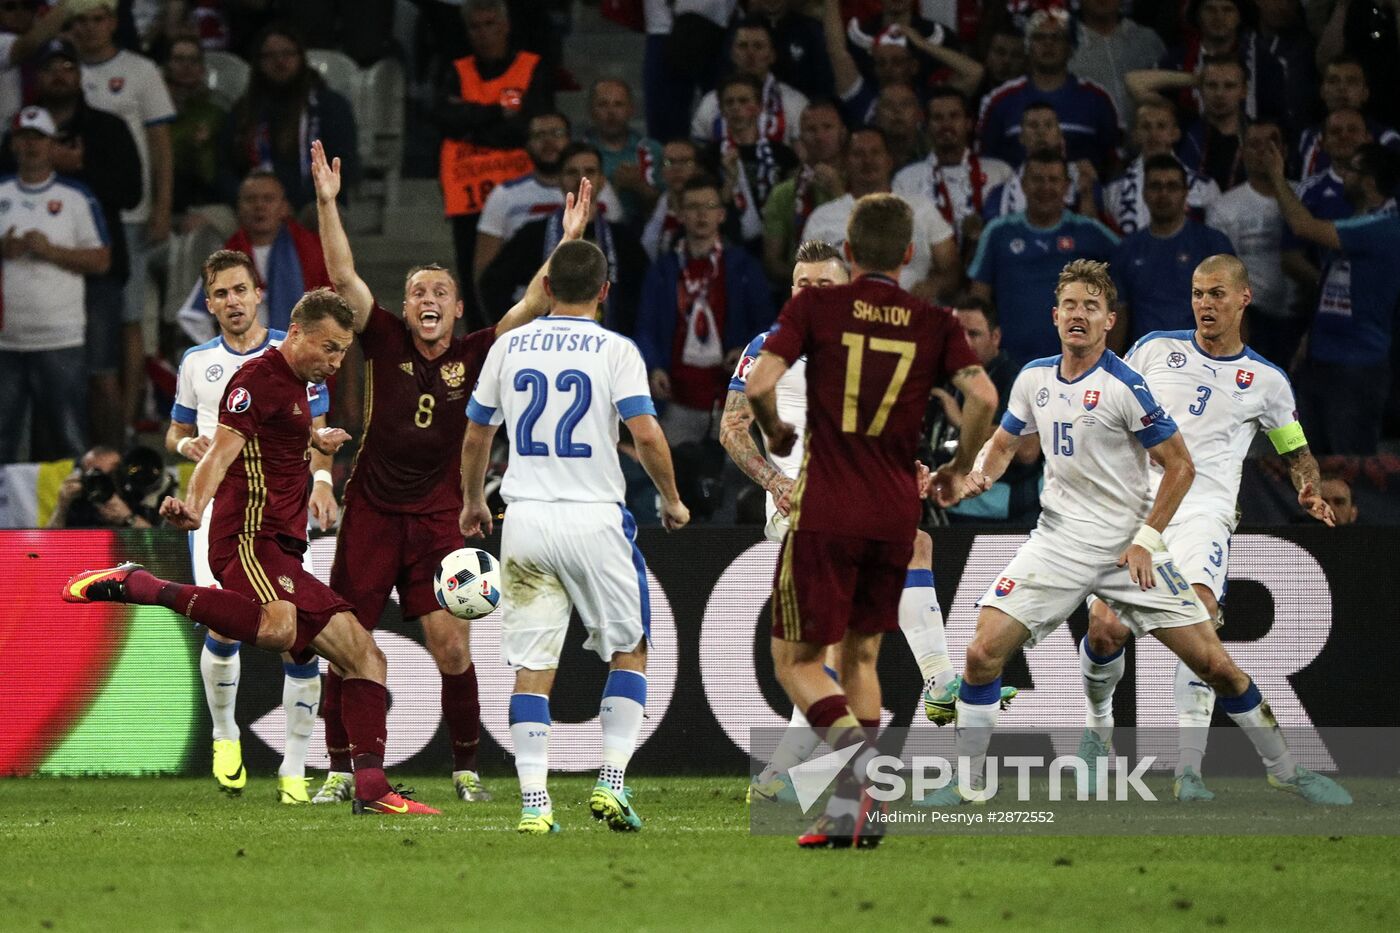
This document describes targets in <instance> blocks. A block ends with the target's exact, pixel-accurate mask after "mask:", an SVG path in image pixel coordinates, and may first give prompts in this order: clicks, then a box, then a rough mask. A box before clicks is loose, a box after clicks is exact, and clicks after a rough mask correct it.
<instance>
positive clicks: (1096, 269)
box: [1055, 259, 1118, 311]
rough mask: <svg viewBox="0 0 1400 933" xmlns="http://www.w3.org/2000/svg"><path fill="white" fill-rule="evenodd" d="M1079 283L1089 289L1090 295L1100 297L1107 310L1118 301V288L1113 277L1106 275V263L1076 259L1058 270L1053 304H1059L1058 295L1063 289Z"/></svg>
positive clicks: (1110, 309)
mask: <svg viewBox="0 0 1400 933" xmlns="http://www.w3.org/2000/svg"><path fill="white" fill-rule="evenodd" d="M1074 282H1079V283H1081V284H1082V285H1084V286H1085V287H1086V288H1088V289H1089V294H1091V295H1102V296H1103V300H1104V305H1105V307H1106V308H1107V310H1109V311H1112V310H1113V305H1114V303H1115V302H1117V301H1118V288H1117V287H1116V286H1115V285H1114V284H1113V277H1112V276H1110V275H1109V274H1108V263H1106V262H1096V261H1095V260H1093V259H1076V260H1074V261H1073V262H1070V263H1068V264H1066V265H1065V267H1064V268H1063V269H1061V270H1060V280H1059V281H1058V282H1056V283H1055V303H1056V304H1059V301H1060V294H1061V293H1062V292H1063V291H1064V290H1065V287H1066V286H1068V285H1070V284H1072V283H1074Z"/></svg>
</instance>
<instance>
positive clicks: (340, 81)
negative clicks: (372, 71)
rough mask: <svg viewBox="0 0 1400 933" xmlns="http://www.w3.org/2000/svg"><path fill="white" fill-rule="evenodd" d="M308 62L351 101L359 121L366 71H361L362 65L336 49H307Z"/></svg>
mask: <svg viewBox="0 0 1400 933" xmlns="http://www.w3.org/2000/svg"><path fill="white" fill-rule="evenodd" d="M306 63H307V64H308V65H310V66H311V67H312V68H314V69H316V71H317V73H319V74H320V75H321V77H322V78H323V79H324V80H325V82H326V84H327V85H328V86H329V87H330V89H331V90H332V91H335V92H336V93H337V94H339V95H341V96H342V97H344V98H345V99H346V100H348V101H349V102H350V107H351V109H353V110H355V111H356V114H355V117H356V120H357V121H358V119H359V113H358V111H359V105H360V89H361V87H362V85H363V82H364V73H363V72H361V71H360V66H358V65H356V64H355V60H354V59H352V58H351V57H350V56H349V55H346V54H345V53H344V52H337V51H335V50H334V49H307V50H306Z"/></svg>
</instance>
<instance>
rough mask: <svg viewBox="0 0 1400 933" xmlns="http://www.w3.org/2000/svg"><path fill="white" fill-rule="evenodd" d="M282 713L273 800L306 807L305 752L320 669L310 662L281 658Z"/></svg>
mask: <svg viewBox="0 0 1400 933" xmlns="http://www.w3.org/2000/svg"><path fill="white" fill-rule="evenodd" d="M282 675H283V676H282V709H283V711H284V712H285V713H286V715H287V726H286V744H285V745H284V746H283V751H282V764H281V765H280V766H279V767H278V768H277V800H278V802H280V803H285V804H299V803H310V802H311V798H310V796H308V795H307V793H306V750H307V748H308V747H309V746H310V745H311V732H312V730H313V729H314V728H315V726H316V707H317V706H318V705H319V704H320V702H321V667H320V663H319V662H318V661H317V660H316V659H315V658H312V659H311V660H310V661H307V662H306V663H305V664H297V663H296V662H294V661H293V660H291V658H290V657H289V656H287V655H283V657H282Z"/></svg>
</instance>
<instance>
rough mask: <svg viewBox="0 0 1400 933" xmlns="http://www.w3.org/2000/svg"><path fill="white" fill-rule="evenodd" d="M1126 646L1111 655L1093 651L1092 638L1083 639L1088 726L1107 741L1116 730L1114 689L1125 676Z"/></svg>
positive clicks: (1081, 659) (1082, 668)
mask: <svg viewBox="0 0 1400 933" xmlns="http://www.w3.org/2000/svg"><path fill="white" fill-rule="evenodd" d="M1123 668H1124V660H1123V649H1122V648H1119V649H1118V650H1117V651H1116V652H1114V653H1113V654H1112V655H1110V656H1108V657H1106V658H1105V657H1099V656H1097V655H1095V654H1093V653H1092V652H1091V651H1090V650H1089V639H1087V638H1084V639H1081V640H1080V642H1079V670H1080V673H1081V674H1083V677H1084V725H1085V726H1086V727H1087V728H1090V729H1093V730H1094V731H1095V732H1097V733H1098V734H1099V736H1100V737H1101V738H1103V739H1105V740H1107V739H1108V737H1109V734H1110V733H1111V732H1112V731H1113V691H1114V690H1116V689H1117V688H1118V681H1120V680H1122V679H1123Z"/></svg>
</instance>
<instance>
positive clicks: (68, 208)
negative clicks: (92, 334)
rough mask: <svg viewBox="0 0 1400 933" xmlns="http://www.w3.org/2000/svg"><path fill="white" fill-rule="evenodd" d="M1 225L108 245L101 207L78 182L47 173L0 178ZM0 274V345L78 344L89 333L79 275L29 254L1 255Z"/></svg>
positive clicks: (75, 244) (61, 241)
mask: <svg viewBox="0 0 1400 933" xmlns="http://www.w3.org/2000/svg"><path fill="white" fill-rule="evenodd" d="M0 230H6V231H8V230H13V231H14V232H15V234H16V235H17V236H23V235H24V234H26V233H28V232H30V231H31V230H33V231H37V232H38V233H41V234H43V235H44V236H45V237H46V238H47V239H48V241H49V242H50V243H52V244H53V245H54V246H61V247H63V248H65V249H96V248H97V247H100V246H106V245H107V228H106V225H105V224H104V223H103V220H102V208H100V207H98V205H97V200H96V199H95V198H94V197H93V196H92V192H90V191H88V189H87V188H85V187H84V186H83V185H82V183H81V182H77V181H74V180H72V179H70V178H64V177H63V176H61V175H50V176H49V177H48V178H47V179H46V180H45V181H43V182H42V183H40V184H37V185H26V184H25V183H24V182H22V181H20V179H19V176H18V175H6V176H4V177H3V178H0ZM3 266H4V267H3V275H0V279H3V282H0V350H19V351H26V350H62V349H65V348H68V347H81V346H82V345H83V338H84V335H85V334H86V332H87V316H86V314H85V313H84V311H83V301H84V298H85V296H86V286H85V284H84V281H83V277H82V276H81V275H79V274H78V273H76V272H72V271H70V270H68V269H65V268H63V267H62V266H60V265H58V263H54V262H48V261H46V260H43V259H37V258H35V257H33V256H15V257H13V258H10V259H6V260H4V264H3Z"/></svg>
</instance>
